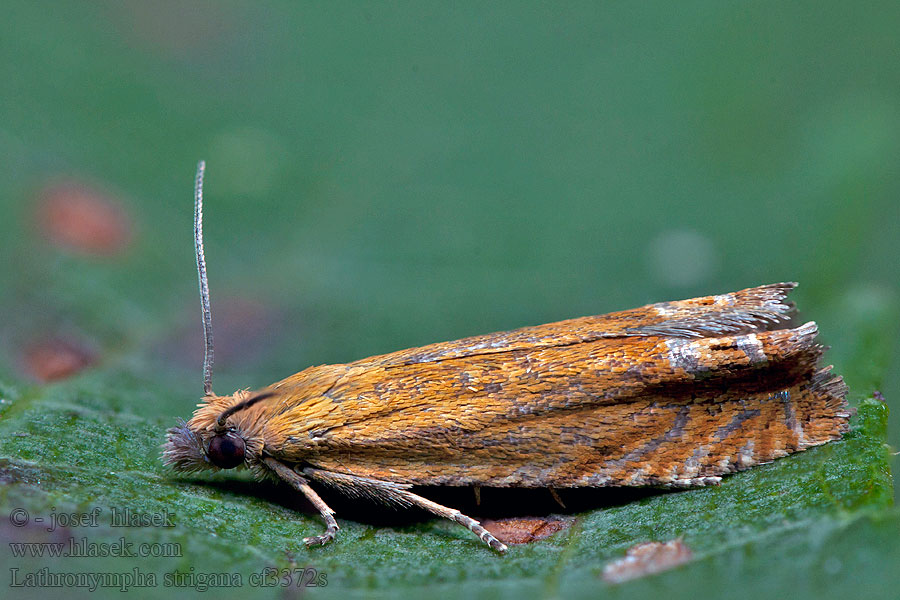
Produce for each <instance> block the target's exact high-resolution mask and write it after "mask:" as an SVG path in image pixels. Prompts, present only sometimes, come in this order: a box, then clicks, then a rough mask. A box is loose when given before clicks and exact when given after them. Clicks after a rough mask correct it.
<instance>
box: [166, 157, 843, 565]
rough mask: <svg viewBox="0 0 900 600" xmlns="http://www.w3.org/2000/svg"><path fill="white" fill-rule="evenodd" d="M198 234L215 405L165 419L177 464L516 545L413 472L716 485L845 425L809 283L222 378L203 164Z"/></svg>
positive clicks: (499, 479) (327, 535)
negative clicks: (393, 510)
mask: <svg viewBox="0 0 900 600" xmlns="http://www.w3.org/2000/svg"><path fill="white" fill-rule="evenodd" d="M204 168H205V165H204V163H203V162H202V161H201V163H200V164H199V165H198V169H197V177H196V180H195V201H194V238H195V250H196V256H197V268H198V273H199V279H200V292H201V301H202V312H203V322H204V338H205V341H206V355H205V358H204V391H205V395H204V397H203V400H202V402H201V403H200V404H199V405H198V408H197V410H196V411H195V412H194V415H193V417H192V418H191V419H190V420H189V421H187V422H184V421H183V420H179V421H178V423H177V425H176V426H175V427H173V428H171V429H169V430H168V436H167V441H166V443H165V444H164V446H163V456H162V458H163V460H164V462H165V463H166V464H168V465H171V466H172V467H173V468H174V469H176V470H179V471H194V470H201V469H233V468H236V467H246V468H248V469H250V470H251V471H252V472H253V474H254V475H255V476H257V477H259V478H264V477H272V476H274V477H276V478H279V479H281V480H284V481H285V482H287V483H288V484H289V485H290V486H292V487H293V488H294V489H296V490H297V491H299V492H300V493H302V494H303V495H304V496H306V498H308V499H309V501H310V502H311V503H312V504H313V506H314V507H315V508H316V509H317V510H318V511H319V513H320V514H321V516H322V518H323V519H324V521H325V525H326V528H325V532H324V534H322V535H318V536H314V537H308V538H305V539H304V542H305V543H306V544H307V545H309V546H313V545H319V544H325V543H327V542H329V541H331V540H332V539H333V538H334V537H335V534H336V533H337V531H338V529H339V527H338V524H337V522H336V521H335V518H334V511H333V510H332V509H331V508H329V507H328V505H327V504H326V503H325V502H324V501H323V500H322V498H321V497H320V496H319V495H318V494H317V493H316V491H315V490H314V489H313V487H312V484H316V485H317V486H318V485H322V486H329V487H331V488H334V489H335V490H338V491H340V492H342V493H345V494H347V495H349V496H351V497H365V498H370V499H374V500H377V501H381V502H384V503H387V504H391V505H395V506H399V507H410V506H417V507H420V508H423V509H425V510H427V511H429V512H431V513H433V514H435V515H438V516H440V517H443V518H446V519H450V520H452V521H455V522H456V523H459V524H460V525H462V526H464V527H466V528H468V529H469V530H471V531H472V532H473V533H474V534H475V535H477V536H478V537H479V538H481V540H482V541H483V542H485V543H486V544H488V545H489V546H490V547H491V548H493V549H495V550H497V551H499V552H504V551H505V550H506V545H505V544H503V543H502V542H501V541H500V540H498V539H497V538H495V537H494V536H493V535H491V533H490V532H488V531H487V530H486V529H485V528H484V527H482V526H481V524H480V523H479V522H478V521H476V520H475V519H473V518H471V517H468V516H466V515H464V514H462V513H460V511H458V510H454V509H453V508H449V507H446V506H442V505H440V504H437V503H435V502H432V501H430V500H428V499H427V498H425V497H423V496H420V495H419V494H417V493H415V492H413V491H412V489H411V488H412V486H430V485H442V486H473V487H475V488H476V491H477V490H478V489H480V487H484V486H488V487H491V486H494V487H521V488H549V489H550V491H551V493H553V492H554V490H556V489H558V488H573V487H602V486H661V487H674V488H690V487H699V486H707V485H716V484H718V483H719V482H720V481H721V478H722V476H724V475H727V474H729V473H733V472H736V471H741V470H744V469H747V468H749V467H752V466H754V465H759V464H763V463H767V462H770V461H772V460H774V459H776V458H779V457H783V456H786V455H789V454H792V453H794V452H799V451H801V450H805V449H807V448H810V447H812V446H817V445H820V444H824V443H826V442H828V441H831V440H837V439H839V438H841V436H842V435H843V434H844V433H845V432H846V431H847V429H848V422H849V418H850V416H851V410H850V409H848V407H847V403H846V401H845V396H846V393H847V387H846V385H845V384H844V382H843V380H842V379H841V377H839V376H836V375H834V374H832V372H831V367H824V368H820V367H819V366H817V364H818V362H819V359H820V357H821V355H822V352H823V350H824V349H823V347H822V346H820V345H819V344H818V343H817V341H816V336H817V328H816V324H815V323H814V322H808V323H806V324H803V325H800V326H796V327H794V326H791V323H790V320H791V315H792V313H793V305H792V304H791V303H789V302H787V301H786V299H785V297H786V295H787V294H788V292H790V290H791V289H792V288H794V286H795V285H796V284H794V283H776V284H771V285H764V286H760V287H755V288H749V289H745V290H741V291H738V292H733V293H728V294H720V295H715V296H705V297H701V298H693V299H689V300H681V301H674V302H660V303H657V304H650V305H647V306H643V307H641V308H635V309H631V310H625V311H621V312H614V313H610V314H606V315H600V316H593V317H583V318H578V319H570V320H566V321H560V322H558V323H550V324H546V325H538V326H536V327H524V328H522V329H516V330H514V331H506V332H501V333H492V334H488V335H482V336H476V337H470V338H465V339H462V340H457V341H453V342H444V343H438V344H433V345H429V346H423V347H421V348H412V349H409V350H401V351H399V352H393V353H391V354H384V355H381V356H373V357H371V358H365V359H362V360H358V361H356V362H351V363H348V364H340V365H320V366H314V367H309V368H307V369H305V370H303V371H301V372H299V373H297V374H295V375H291V376H290V377H288V378H286V379H284V380H282V381H279V382H277V383H274V384H272V385H270V386H268V387H266V388H263V389H261V390H256V391H254V392H249V391H247V390H239V391H237V392H235V393H234V394H231V395H228V396H218V395H216V394H214V393H213V392H212V383H211V365H212V331H211V318H210V307H209V291H208V285H207V275H206V263H205V258H204V252H203V233H202V227H203V176H204Z"/></svg>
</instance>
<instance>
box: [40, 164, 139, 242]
mask: <svg viewBox="0 0 900 600" xmlns="http://www.w3.org/2000/svg"><path fill="white" fill-rule="evenodd" d="M37 223H38V227H39V229H40V230H41V232H43V234H44V235H45V236H46V237H47V239H48V240H49V241H50V243H51V244H53V245H54V246H57V247H59V248H63V249H65V250H69V251H73V252H77V253H79V254H86V255H91V256H114V255H116V254H119V253H121V252H122V251H123V250H124V249H125V248H126V247H127V246H128V244H129V243H130V242H131V239H132V236H133V226H132V221H131V219H130V218H129V216H128V214H127V213H126V211H125V209H124V207H123V206H122V204H121V203H120V202H119V201H118V200H116V199H114V198H113V197H112V196H110V195H108V194H105V193H103V192H101V191H99V190H97V189H95V188H93V187H91V186H89V185H87V184H84V183H81V182H78V181H62V182H57V183H54V184H51V185H49V186H47V187H46V188H44V189H43V190H42V191H41V192H40V195H39V198H38V206H37Z"/></svg>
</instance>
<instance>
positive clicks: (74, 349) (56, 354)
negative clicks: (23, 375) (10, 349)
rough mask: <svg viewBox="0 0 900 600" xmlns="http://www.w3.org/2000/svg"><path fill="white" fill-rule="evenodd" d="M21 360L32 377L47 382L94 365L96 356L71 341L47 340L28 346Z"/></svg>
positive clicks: (81, 345) (69, 375)
mask: <svg viewBox="0 0 900 600" xmlns="http://www.w3.org/2000/svg"><path fill="white" fill-rule="evenodd" d="M22 358H23V362H24V364H25V369H26V371H28V373H29V374H30V375H31V376H32V377H34V378H35V379H37V380H38V381H43V382H47V381H56V380H58V379H65V378H66V377H71V376H72V375H74V374H76V373H78V372H79V371H82V370H84V369H85V368H87V367H89V366H90V365H92V364H93V363H94V361H95V360H96V355H95V354H94V352H92V351H91V350H89V349H88V348H87V347H85V346H84V345H83V344H80V343H78V342H75V341H73V340H67V339H57V338H49V339H43V340H38V341H35V342H32V343H30V344H28V345H27V346H26V347H25V351H24V354H23V357H22Z"/></svg>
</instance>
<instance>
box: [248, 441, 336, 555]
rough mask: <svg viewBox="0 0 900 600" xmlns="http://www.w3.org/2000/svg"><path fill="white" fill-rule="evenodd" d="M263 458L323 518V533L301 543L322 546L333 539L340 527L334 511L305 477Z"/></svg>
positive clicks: (273, 460) (278, 463)
mask: <svg viewBox="0 0 900 600" xmlns="http://www.w3.org/2000/svg"><path fill="white" fill-rule="evenodd" d="M263 460H264V461H265V463H266V465H267V466H268V467H269V468H270V469H272V470H273V471H275V474H276V475H278V476H279V477H281V478H282V479H283V480H285V481H286V482H288V483H289V484H290V485H291V487H293V488H294V489H295V490H297V491H298V492H301V493H302V494H303V495H304V496H306V499H307V500H309V501H310V502H311V503H312V505H313V506H315V507H316V510H318V511H319V514H320V515H322V518H323V519H325V533H324V534H323V535H316V536H313V537H308V538H303V543H304V544H306V545H307V546H324V545H325V544H327V543H328V542H330V541H331V540H333V539H334V536H335V534H336V533H337V531H338V529H340V527H338V524H337V521H335V520H334V511H333V510H331V507H330V506H328V505H327V504H325V501H324V500H322V498H321V497H319V495H318V494H317V493H316V491H315V490H314V489H312V488H311V487H309V483H307V481H306V479H304V478H303V477H301V476H300V475H298V474H297V473H296V472H295V471H294V470H293V469H292V468H290V467H288V466H287V465H284V464H282V463H280V462H278V461H277V460H275V459H274V458H269V457H266V458H265V459H263Z"/></svg>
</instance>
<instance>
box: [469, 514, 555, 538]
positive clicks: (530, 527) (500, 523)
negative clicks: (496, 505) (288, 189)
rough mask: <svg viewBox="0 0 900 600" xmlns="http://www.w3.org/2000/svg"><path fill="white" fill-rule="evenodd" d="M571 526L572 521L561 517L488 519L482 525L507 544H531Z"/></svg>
mask: <svg viewBox="0 0 900 600" xmlns="http://www.w3.org/2000/svg"><path fill="white" fill-rule="evenodd" d="M571 524H572V521H571V519H563V518H559V517H513V518H510V519H497V520H496V521H495V520H491V519H488V520H486V521H484V522H483V523H482V525H483V526H484V528H485V529H487V530H488V531H490V532H491V533H492V534H494V537H496V538H497V539H498V540H500V541H501V542H504V543H506V544H530V543H531V542H536V541H537V540H542V539H544V538H548V537H550V536H551V535H553V534H554V533H556V532H558V531H562V530H563V529H568V528H569V526H570V525H571Z"/></svg>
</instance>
